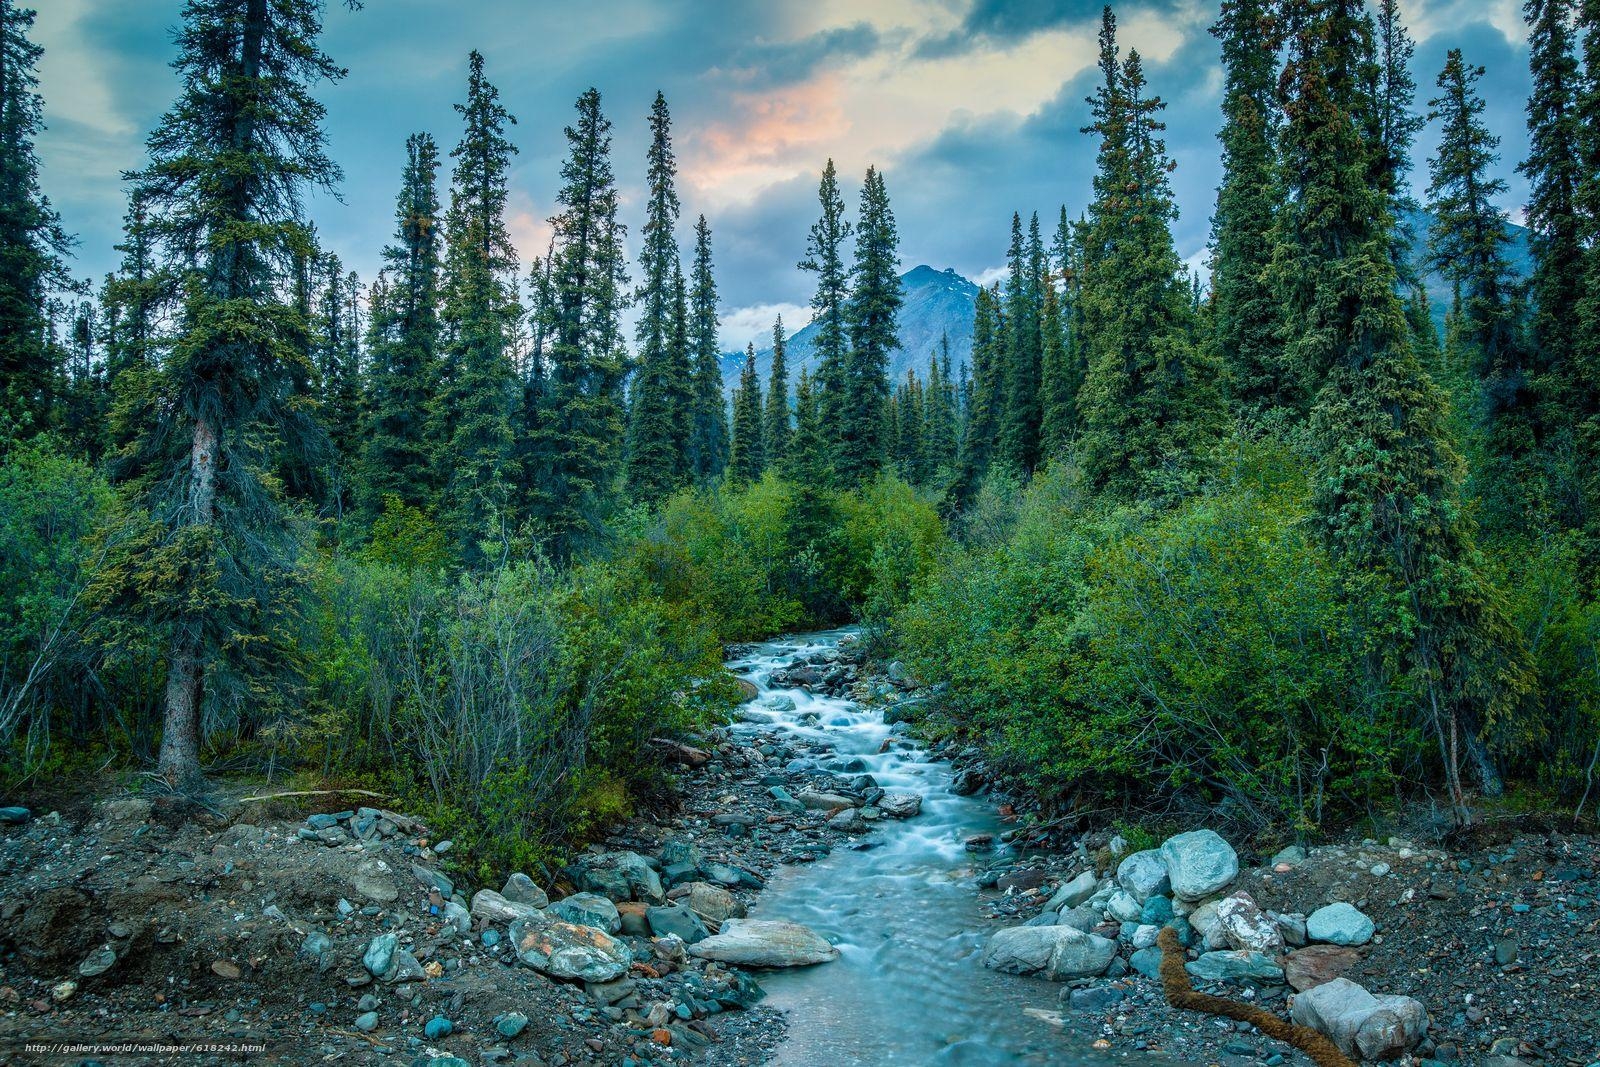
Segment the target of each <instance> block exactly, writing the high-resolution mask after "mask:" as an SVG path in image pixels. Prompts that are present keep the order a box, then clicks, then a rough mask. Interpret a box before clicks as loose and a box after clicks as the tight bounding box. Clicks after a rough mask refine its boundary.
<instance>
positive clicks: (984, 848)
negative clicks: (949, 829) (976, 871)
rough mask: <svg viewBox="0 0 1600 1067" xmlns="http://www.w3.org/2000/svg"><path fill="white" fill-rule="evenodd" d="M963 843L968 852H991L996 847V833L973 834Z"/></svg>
mask: <svg viewBox="0 0 1600 1067" xmlns="http://www.w3.org/2000/svg"><path fill="white" fill-rule="evenodd" d="M961 844H962V847H963V848H965V849H966V850H967V851H968V852H990V851H992V850H993V849H994V835H993V834H973V835H972V836H971V837H969V838H967V839H966V840H965V841H963V842H961Z"/></svg>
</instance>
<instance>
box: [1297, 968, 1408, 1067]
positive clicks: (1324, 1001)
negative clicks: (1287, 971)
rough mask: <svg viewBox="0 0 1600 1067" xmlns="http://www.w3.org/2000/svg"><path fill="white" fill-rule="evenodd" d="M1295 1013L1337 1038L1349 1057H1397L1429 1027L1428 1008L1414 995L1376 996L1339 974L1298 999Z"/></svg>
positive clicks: (1302, 1021)
mask: <svg viewBox="0 0 1600 1067" xmlns="http://www.w3.org/2000/svg"><path fill="white" fill-rule="evenodd" d="M1290 1018H1292V1019H1293V1020H1294V1021H1295V1022H1297V1023H1299V1024H1300V1025H1301V1026H1309V1027H1311V1028H1312V1029H1313V1030H1318V1031H1320V1032H1322V1033H1324V1034H1326V1035H1328V1037H1329V1038H1331V1039H1332V1041H1333V1043H1334V1044H1336V1045H1338V1046H1339V1048H1340V1049H1341V1050H1342V1051H1343V1052H1344V1053H1345V1054H1346V1055H1348V1056H1360V1057H1364V1058H1366V1059H1370V1060H1382V1059H1393V1058H1394V1057H1396V1056H1399V1055H1400V1054H1401V1053H1403V1052H1405V1051H1407V1050H1408V1049H1412V1048H1415V1047H1416V1046H1417V1044H1418V1043H1420V1042H1421V1041H1422V1039H1423V1037H1424V1036H1426V1034H1427V1032H1428V1010H1427V1009H1426V1008H1424V1007H1423V1006H1422V1004H1421V1002H1420V1001H1417V1000H1413V999H1412V998H1411V997H1395V996H1374V995H1373V994H1371V993H1369V992H1367V991H1366V990H1365V989H1363V988H1362V987H1361V986H1359V985H1357V984H1356V983H1354V982H1352V981H1350V980H1349V979H1348V978H1335V979H1333V980H1332V981H1330V982H1324V983H1322V984H1321V985H1319V986H1315V987H1314V988H1311V989H1308V990H1306V991H1305V992H1303V993H1301V994H1299V995H1298V996H1296V997H1295V998H1294V1007H1293V1009H1292V1010H1291V1012H1290Z"/></svg>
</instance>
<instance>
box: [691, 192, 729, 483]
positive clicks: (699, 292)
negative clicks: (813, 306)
mask: <svg viewBox="0 0 1600 1067" xmlns="http://www.w3.org/2000/svg"><path fill="white" fill-rule="evenodd" d="M688 329H689V351H690V354H691V358H692V359H693V360H694V393H693V414H692V416H691V419H690V429H689V468H690V470H691V471H692V472H693V474H694V480H695V484H697V485H714V484H715V483H716V482H718V481H719V480H721V478H722V472H723V471H724V470H726V469H727V466H728V405H727V399H726V397H725V396H724V395H723V388H722V361H721V350H720V346H719V345H718V343H717V282H716V277H715V276H714V275H713V273H712V270H711V227H710V226H708V225H707V224H706V217H705V216H704V215H701V216H700V218H699V220H698V221H697V222H696V223H695V227H694V270H693V274H692V276H691V278H690V283H689V320H688Z"/></svg>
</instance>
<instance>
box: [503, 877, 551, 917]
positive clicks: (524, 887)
mask: <svg viewBox="0 0 1600 1067" xmlns="http://www.w3.org/2000/svg"><path fill="white" fill-rule="evenodd" d="M500 895H501V896H502V897H504V898H505V899H506V900H509V901H510V902H511V903H513V904H531V905H532V906H533V907H535V908H544V907H547V906H549V904H550V897H549V896H548V895H547V894H546V893H545V891H544V890H543V889H540V888H539V885H538V883H537V882H535V881H534V880H533V879H532V878H529V877H528V876H527V875H525V874H522V873H520V872H519V873H517V874H513V875H512V876H511V877H509V878H507V879H506V884H505V888H504V889H502V890H500Z"/></svg>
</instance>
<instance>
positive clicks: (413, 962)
mask: <svg viewBox="0 0 1600 1067" xmlns="http://www.w3.org/2000/svg"><path fill="white" fill-rule="evenodd" d="M428 977H429V975H428V972H427V970H426V969H425V968H424V967H423V966H422V964H421V963H419V962H418V961H417V957H415V956H413V955H412V954H411V953H410V952H407V951H406V950H405V949H400V950H399V951H398V952H396V953H395V954H394V966H393V967H391V968H390V970H389V973H388V974H386V975H384V976H383V980H384V981H385V982H388V983H389V984H390V985H398V984H399V983H401V982H421V981H425V980H426V979H427V978H428Z"/></svg>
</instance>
